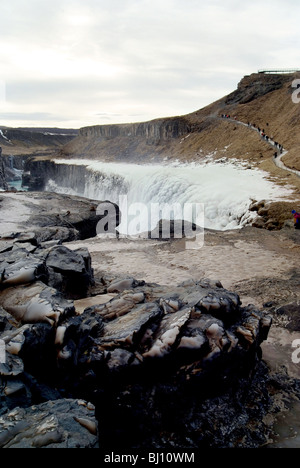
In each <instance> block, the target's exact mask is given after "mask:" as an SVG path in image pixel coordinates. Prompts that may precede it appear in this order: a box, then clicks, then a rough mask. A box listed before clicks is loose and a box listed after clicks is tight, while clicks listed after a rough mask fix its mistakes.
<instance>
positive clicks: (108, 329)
mask: <svg viewBox="0 0 300 468" xmlns="http://www.w3.org/2000/svg"><path fill="white" fill-rule="evenodd" d="M161 315H162V312H161V309H160V308H159V306H158V305H157V304H154V303H151V302H150V303H146V304H141V305H137V306H135V307H133V308H132V309H131V311H130V312H128V313H127V314H126V315H124V316H122V317H118V318H116V319H115V320H113V321H111V322H108V323H106V324H105V326H104V333H103V337H102V340H101V343H102V347H103V348H111V347H116V346H118V345H119V346H120V345H121V346H122V345H123V346H125V347H126V346H131V345H133V344H136V343H138V341H139V339H141V338H142V337H143V334H144V332H145V330H146V329H147V327H148V326H149V325H150V324H151V323H153V322H154V321H156V320H157V319H159V318H160V317H161Z"/></svg>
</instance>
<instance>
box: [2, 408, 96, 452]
mask: <svg viewBox="0 0 300 468" xmlns="http://www.w3.org/2000/svg"><path fill="white" fill-rule="evenodd" d="M0 447H1V448H45V447H47V448H97V447H98V437H97V421H96V420H95V409H94V407H93V406H92V405H91V404H89V403H86V402H84V401H80V400H57V401H49V402H47V403H43V404H41V405H38V406H32V407H30V408H26V409H24V408H15V409H14V410H12V411H10V412H9V413H7V414H5V415H4V416H2V417H1V418H0Z"/></svg>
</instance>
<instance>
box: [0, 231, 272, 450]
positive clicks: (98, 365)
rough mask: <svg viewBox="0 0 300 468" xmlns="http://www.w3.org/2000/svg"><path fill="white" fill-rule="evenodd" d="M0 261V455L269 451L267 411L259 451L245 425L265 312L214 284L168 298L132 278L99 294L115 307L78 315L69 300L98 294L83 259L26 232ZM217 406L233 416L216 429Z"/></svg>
mask: <svg viewBox="0 0 300 468" xmlns="http://www.w3.org/2000/svg"><path fill="white" fill-rule="evenodd" d="M1 252H2V253H1V257H0V272H1V284H0V311H1V313H0V333H1V334H0V339H1V340H3V341H4V343H5V346H6V359H5V362H3V363H2V364H0V379H1V386H0V388H1V409H0V413H1V418H0V428H1V437H0V446H1V447H45V446H48V447H52V446H53V447H54V446H58V447H73V446H78V445H79V446H84V447H96V446H98V445H97V444H98V440H99V446H100V447H101V448H104V449H107V448H109V447H111V446H113V447H114V448H122V447H126V448H127V449H128V448H129V447H132V448H134V447H135V448H137V447H138V448H140V447H144V448H145V447H149V444H150V445H152V444H154V446H157V447H171V446H175V447H182V446H184V447H190V448H191V447H193V448H199V447H200V446H202V445H203V446H258V445H259V444H261V443H263V442H264V440H265V433H264V431H266V427H265V426H264V425H263V424H262V423H261V420H260V418H261V417H262V415H263V414H265V412H266V411H267V409H268V408H269V404H270V402H269V401H268V402H265V403H264V404H262V405H261V408H260V411H259V413H258V414H259V416H258V414H257V425H258V426H259V428H260V429H259V431H260V435H259V437H257V440H254V438H253V437H252V436H251V431H250V430H249V428H248V427H247V422H249V424H250V420H251V419H252V418H253V414H252V413H251V409H250V408H251V405H252V397H253V395H252V392H253V385H254V386H255V387H256V389H257V388H258V386H259V385H261V386H262V387H263V386H264V385H265V380H264V379H265V378H266V377H265V376H266V371H265V370H264V371H263V369H264V368H263V367H261V364H259V363H260V355H261V352H260V345H261V343H262V342H263V341H264V340H265V339H266V338H267V335H268V332H269V329H270V326H271V322H272V319H271V317H270V316H269V315H268V314H267V313H265V312H263V311H259V310H257V309H256V308H255V307H254V306H248V307H242V305H241V302H240V299H239V296H238V295H237V294H235V293H232V292H229V291H227V290H225V289H224V288H223V287H222V284H221V283H220V282H219V281H211V280H205V279H203V280H197V281H193V280H191V281H187V282H184V283H182V284H179V285H178V286H177V287H175V286H174V287H173V288H167V287H162V286H159V285H156V284H146V283H145V282H144V281H139V280H136V279H134V278H128V277H127V278H115V279H114V278H111V279H106V278H105V277H104V278H103V279H102V284H103V288H104V289H103V293H104V294H105V293H106V292H108V293H114V294H115V297H114V298H113V299H110V300H107V301H106V302H105V301H103V300H100V299H99V305H94V306H92V307H89V308H87V309H85V310H84V312H83V313H78V312H77V311H76V304H75V303H74V302H73V300H72V299H75V298H78V297H86V296H87V295H88V294H91V293H92V291H93V284H94V278H93V270H92V268H91V260H90V256H89V253H88V252H87V251H86V250H83V249H79V250H77V251H70V250H69V249H68V248H67V247H66V246H55V245H54V246H53V245H51V244H49V243H46V244H45V243H42V242H39V240H38V239H37V238H36V237H34V236H33V235H32V233H26V232H25V233H22V235H21V234H19V235H16V236H15V238H12V237H11V238H10V239H8V238H7V237H6V238H4V239H3V240H2V244H1ZM262 375H264V377H263V378H262ZM249 391H250V393H249ZM241 392H242V393H243V394H244V397H245V395H247V396H246V398H244V401H245V405H243V406H242V407H241V405H237V404H236V403H237V400H236V398H240V395H241ZM229 395H231V396H232V395H235V397H234V404H232V405H231V406H230V405H229V406H228V398H229ZM82 400H83V402H82ZM217 401H219V404H220V402H222V405H225V406H226V405H227V406H228V408H227V410H226V411H225V410H224V411H225V412H224V414H223V421H222V422H220V421H219V418H220V413H219V411H216V415H215V416H213V415H212V412H211V411H212V410H213V408H215V409H216V404H217ZM87 402H92V404H93V405H95V406H96V410H95V412H94V409H93V406H92V405H90V404H89V403H87ZM225 402H226V403H225ZM66 413H68V418H69V419H65V417H64V415H65V414H66ZM225 413H226V415H225ZM95 414H96V418H97V420H98V422H97V421H96V419H95ZM241 417H242V418H243V424H242V425H241ZM69 420H70V423H69V422H68V421H69ZM128 421H130V428H128ZM98 424H99V427H98ZM210 424H214V425H216V427H217V426H218V424H221V427H222V430H221V431H222V433H223V436H224V430H225V428H226V430H227V435H226V437H223V440H222V436H221V433H218V432H216V433H214V434H212V433H211V432H210V430H209V425H210ZM162 434H163V435H162ZM241 434H243V435H244V439H243V440H244V441H243V442H240V439H242V438H243V437H241Z"/></svg>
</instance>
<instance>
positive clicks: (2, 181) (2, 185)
mask: <svg viewBox="0 0 300 468" xmlns="http://www.w3.org/2000/svg"><path fill="white" fill-rule="evenodd" d="M7 188H8V186H7V182H6V177H5V166H4V161H3V158H2V148H1V147H0V189H2V190H7Z"/></svg>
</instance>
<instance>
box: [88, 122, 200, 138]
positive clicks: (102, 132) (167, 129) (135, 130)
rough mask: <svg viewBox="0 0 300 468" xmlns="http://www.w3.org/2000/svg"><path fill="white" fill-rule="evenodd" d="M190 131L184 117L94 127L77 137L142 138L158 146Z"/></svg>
mask: <svg viewBox="0 0 300 468" xmlns="http://www.w3.org/2000/svg"><path fill="white" fill-rule="evenodd" d="M190 131H191V126H190V124H189V123H188V121H187V120H186V119H185V118H184V117H175V118H169V119H157V120H152V121H150V122H143V123H136V124H123V125H96V126H93V127H84V128H81V129H80V131H79V137H84V138H87V139H89V138H104V139H113V138H118V137H129V138H135V137H142V138H144V139H145V140H146V142H147V144H158V143H159V142H161V141H168V140H171V139H173V138H179V137H181V136H183V135H186V134H187V133H189V132H190Z"/></svg>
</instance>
